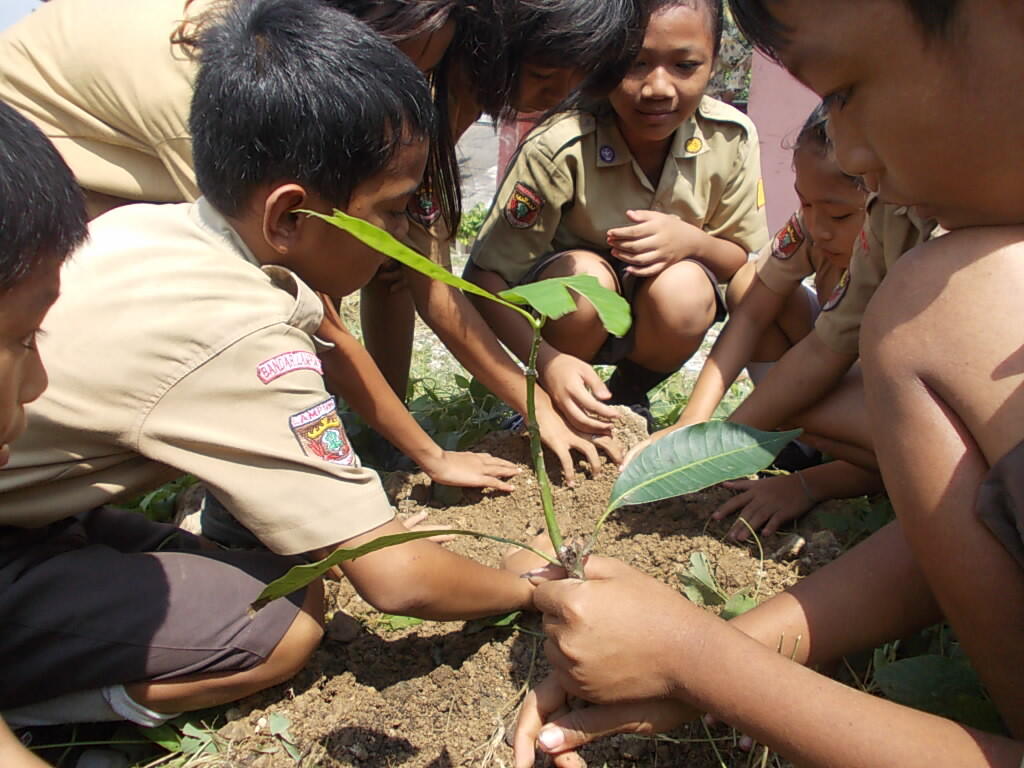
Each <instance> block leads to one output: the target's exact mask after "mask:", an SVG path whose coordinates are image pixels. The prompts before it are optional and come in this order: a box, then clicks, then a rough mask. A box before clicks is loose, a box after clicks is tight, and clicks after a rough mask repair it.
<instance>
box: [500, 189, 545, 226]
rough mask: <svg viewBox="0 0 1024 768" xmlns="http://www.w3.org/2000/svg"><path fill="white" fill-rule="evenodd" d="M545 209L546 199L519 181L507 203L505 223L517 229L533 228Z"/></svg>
mask: <svg viewBox="0 0 1024 768" xmlns="http://www.w3.org/2000/svg"><path fill="white" fill-rule="evenodd" d="M543 208H544V198H543V197H541V196H540V195H539V194H538V193H537V190H535V189H533V188H532V187H531V186H530V185H529V184H524V183H523V182H521V181H517V182H516V185H515V187H514V188H513V189H512V194H511V195H509V198H508V202H507V203H505V221H507V222H508V223H509V225H510V226H513V227H515V228H516V229H526V228H527V227H532V226H533V224H534V222H536V221H537V217H538V216H540V212H541V210H543Z"/></svg>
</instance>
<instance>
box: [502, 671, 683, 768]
mask: <svg viewBox="0 0 1024 768" xmlns="http://www.w3.org/2000/svg"><path fill="white" fill-rule="evenodd" d="M695 717H696V713H695V712H694V711H693V710H692V709H690V708H688V707H686V706H684V705H683V704H680V703H679V702H677V701H673V700H650V701H631V702H627V703H625V704H605V705H600V706H588V707H582V708H580V707H573V708H570V706H569V694H568V692H567V691H566V690H565V689H564V688H562V686H561V685H560V684H559V682H558V680H557V678H555V677H554V676H553V675H552V676H549V677H547V678H545V679H544V680H543V681H541V683H540V684H539V685H538V686H537V687H535V688H534V689H533V690H531V691H530V692H529V693H528V694H526V698H525V699H524V700H523V706H522V708H521V709H520V710H519V718H518V719H517V720H516V729H515V733H514V735H513V744H512V747H513V749H514V752H515V754H514V758H515V766H516V768H532V766H533V765H534V759H535V753H534V749H535V745H538V746H539V747H540V748H541V749H542V750H543V751H544V752H546V753H547V754H549V755H552V761H553V763H554V765H555V768H585V766H586V763H584V762H583V760H582V758H580V756H579V755H577V754H576V752H575V750H576V749H577V748H579V747H581V746H583V745H584V744H589V743H590V742H591V741H593V740H594V739H597V738H600V737H601V736H608V735H610V734H613V733H637V734H645V735H646V734H655V733H663V732H664V731H669V730H672V729H673V728H677V727H679V726H680V725H682V724H683V723H685V722H687V721H689V720H693V719H694V718H695Z"/></svg>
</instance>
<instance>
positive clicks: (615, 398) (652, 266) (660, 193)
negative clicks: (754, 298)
mask: <svg viewBox="0 0 1024 768" xmlns="http://www.w3.org/2000/svg"><path fill="white" fill-rule="evenodd" d="M720 34H721V6H720V4H719V3H716V2H710V1H709V2H699V3H697V2H677V1H676V2H673V1H670V2H665V1H661V2H657V1H656V2H654V3H653V6H652V12H651V17H650V22H649V24H648V27H647V30H646V34H645V38H644V43H643V49H642V51H641V53H640V54H639V56H638V57H637V58H636V60H635V61H634V63H633V65H632V68H631V70H630V72H629V73H628V74H627V75H626V77H625V78H624V79H623V81H622V82H621V83H620V84H619V85H618V86H617V87H616V88H615V90H614V91H612V93H611V94H610V96H609V97H608V99H607V101H606V102H604V103H603V104H601V105H600V106H599V107H598V108H597V109H595V110H594V111H580V112H571V113H566V114H563V115H560V116H558V117H556V118H553V119H552V120H551V121H550V122H548V123H547V124H546V125H544V126H542V127H540V128H538V129H537V130H536V131H535V132H534V133H533V134H532V135H531V136H530V137H529V138H528V139H527V141H526V143H525V144H524V145H523V147H522V148H521V150H520V152H519V154H518V156H517V157H516V159H515V161H514V163H513V164H512V166H511V167H510V169H509V171H508V174H507V176H506V178H505V181H504V183H503V185H502V188H501V190H500V191H499V193H498V196H497V198H496V199H495V203H494V205H493V207H492V209H491V212H490V214H489V216H488V219H487V221H486V222H485V224H484V228H483V230H482V232H481V235H480V238H479V239H478V241H477V244H476V246H475V248H474V249H473V254H472V262H471V264H470V266H469V267H468V269H467V275H468V276H469V277H471V279H473V280H474V281H476V282H478V283H479V284H480V285H482V286H484V287H486V288H488V289H490V290H502V289H504V288H506V287H507V286H508V285H514V284H516V283H520V282H526V281H531V280H536V279H543V278H547V277H556V276H563V275H571V274H592V275H595V276H596V277H597V278H598V279H599V280H601V282H602V283H603V284H604V285H606V286H607V287H609V288H614V289H617V290H619V291H620V292H622V293H623V294H624V295H625V296H626V298H627V299H628V300H629V301H630V303H631V305H632V308H633V313H634V324H633V329H632V330H631V332H630V335H629V336H628V337H627V338H626V339H623V340H615V339H610V338H609V337H608V335H607V334H606V333H605V331H604V329H603V328H602V327H601V325H600V323H599V321H598V320H597V317H596V313H595V312H594V311H593V309H592V308H591V307H590V306H589V304H587V305H584V306H582V307H580V308H579V309H577V311H576V312H574V313H572V314H570V315H568V316H566V317H564V318H562V319H560V320H558V321H555V322H550V323H548V325H547V328H546V333H545V340H546V342H547V343H546V344H545V345H544V347H542V350H541V353H540V357H539V361H540V364H539V370H540V376H541V380H542V382H543V384H544V386H545V389H547V391H548V392H549V393H551V395H552V397H554V398H555V401H556V403H557V404H558V406H559V407H560V408H561V409H562V411H563V412H565V413H567V414H568V415H569V416H570V417H573V416H576V417H583V416H585V415H586V414H587V413H588V412H595V411H597V410H598V409H599V408H600V407H601V406H602V404H601V402H600V401H601V400H606V399H609V398H612V402H619V403H628V404H637V405H643V404H645V403H646V393H647V390H648V389H650V388H651V387H652V386H654V385H655V384H657V383H658V382H659V381H661V380H663V379H664V378H666V377H667V376H669V375H670V374H671V373H672V372H674V371H676V370H677V369H678V368H679V367H680V366H681V365H682V364H683V363H684V362H685V361H686V360H687V359H689V357H690V356H691V355H692V354H693V353H694V352H695V351H696V350H697V348H698V347H699V345H700V342H701V340H702V339H703V337H704V334H705V332H706V331H707V329H708V328H709V327H710V326H711V324H712V323H713V322H714V321H715V319H716V317H717V318H719V319H721V317H722V316H723V315H724V312H723V310H724V307H723V306H722V303H721V301H720V300H719V298H718V294H717V285H716V283H717V282H718V281H725V280H728V279H729V278H730V277H732V275H733V274H734V273H735V272H736V270H737V269H739V267H740V266H741V265H742V264H743V263H745V261H746V258H747V254H748V253H749V252H751V251H756V250H758V249H760V247H761V246H762V245H764V243H766V242H767V240H768V232H767V229H766V225H765V219H764V213H763V210H762V207H763V202H764V201H763V195H762V194H761V183H760V178H761V176H760V162H759V151H758V143H757V135H756V132H755V129H754V126H753V124H752V123H750V121H749V120H748V119H747V118H746V117H745V116H744V115H742V114H741V113H740V112H738V111H736V110H734V109H733V108H731V107H729V106H727V105H725V104H722V103H720V102H717V101H715V100H713V99H710V98H708V97H706V96H704V95H703V94H704V88H705V87H706V85H707V82H708V78H709V77H710V74H711V71H712V69H713V67H714V61H715V55H716V53H717V51H718V43H719V39H720ZM479 308H480V310H481V312H482V313H484V315H485V317H486V318H487V319H488V321H489V322H490V323H491V324H492V326H493V327H494V328H495V330H496V331H497V333H498V335H499V337H501V338H502V339H503V340H504V341H505V342H506V343H507V344H508V345H509V346H510V347H511V348H512V350H513V351H514V352H516V354H518V355H520V357H522V358H523V359H525V355H526V352H527V348H528V339H529V334H528V333H527V329H526V328H525V324H520V323H519V322H518V321H516V319H515V318H512V317H511V316H510V315H508V314H506V313H504V312H502V311H501V310H500V309H495V308H492V307H484V306H483V303H481V305H480V306H479ZM590 363H614V364H617V365H618V370H617V371H616V373H615V374H614V375H613V377H612V379H611V381H610V383H609V388H608V389H606V388H605V385H604V384H603V383H602V382H601V380H600V378H598V377H597V375H596V373H595V372H594V371H593V369H592V368H591V367H590Z"/></svg>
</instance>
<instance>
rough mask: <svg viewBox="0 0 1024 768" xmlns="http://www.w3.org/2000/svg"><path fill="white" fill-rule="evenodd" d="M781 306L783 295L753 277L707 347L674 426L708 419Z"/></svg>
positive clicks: (784, 301)
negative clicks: (688, 395)
mask: <svg viewBox="0 0 1024 768" xmlns="http://www.w3.org/2000/svg"><path fill="white" fill-rule="evenodd" d="M785 303H786V297H785V296H783V295H780V294H778V293H775V291H773V290H771V289H770V288H769V287H768V286H766V285H765V284H764V283H763V282H761V280H760V278H758V277H756V276H755V277H754V280H753V281H752V282H751V284H750V289H749V290H748V291H747V294H746V295H745V296H744V297H743V298H742V299H741V300H740V302H739V306H738V307H737V308H736V310H735V311H733V313H732V314H731V315H730V316H729V321H728V322H727V323H726V324H725V327H724V328H723V329H722V333H721V335H720V336H719V337H718V340H717V341H716V342H715V345H714V347H712V348H711V353H710V354H709V355H708V359H707V361H706V362H705V363H704V367H703V368H701V371H700V375H699V376H698V377H697V383H696V384H695V385H694V387H693V392H691V393H690V400H689V402H687V404H686V407H685V408H684V409H683V412H682V413H681V414H680V415H679V420H678V421H677V422H676V426H678V427H683V426H686V425H688V424H696V423H698V422H701V421H707V420H708V419H710V418H711V415H712V414H713V413H714V411H715V408H717V407H718V404H719V403H720V402H721V401H722V398H723V397H725V393H726V392H728V390H729V387H730V386H732V383H733V382H734V381H736V377H737V376H739V374H740V371H741V370H743V366H745V365H746V364H747V363H748V362H750V359H751V356H752V355H753V353H754V348H755V346H756V345H757V341H758V339H760V338H761V335H762V334H763V333H764V330H765V328H766V327H767V326H768V325H769V324H770V323H771V322H772V321H773V320H775V318H776V317H778V315H779V312H780V311H781V310H782V307H783V306H784V305H785Z"/></svg>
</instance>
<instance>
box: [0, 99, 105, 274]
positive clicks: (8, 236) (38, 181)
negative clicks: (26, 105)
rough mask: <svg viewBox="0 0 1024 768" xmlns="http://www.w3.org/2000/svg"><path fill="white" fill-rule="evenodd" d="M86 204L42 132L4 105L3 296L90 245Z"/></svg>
mask: <svg viewBox="0 0 1024 768" xmlns="http://www.w3.org/2000/svg"><path fill="white" fill-rule="evenodd" d="M86 221H87V219H86V215H85V200H84V198H83V196H82V190H81V189H80V188H79V186H78V184H76V183H75V177H74V176H73V175H72V173H71V169H70V168H68V166H67V163H65V162H64V158H62V157H61V156H60V153H59V152H57V150H56V149H55V148H54V146H53V144H51V143H50V140H49V139H47V138H46V137H45V136H44V135H43V133H42V131H40V130H39V128H37V127H36V126H35V124H33V123H31V122H29V120H28V119H26V118H25V117H23V116H22V115H21V114H20V113H19V112H17V111H15V110H14V109H13V108H12V107H10V106H8V105H7V104H5V103H3V102H0V292H5V291H7V290H9V289H10V288H11V287H13V286H14V285H16V284H17V283H18V282H19V281H20V280H21V279H22V278H24V277H25V276H26V275H28V274H29V273H31V272H32V270H33V269H35V268H36V267H37V266H38V265H39V264H41V263H43V262H45V261H47V260H51V259H57V260H58V261H63V260H64V259H66V258H67V257H68V254H70V253H71V252H72V251H73V250H74V249H75V248H77V247H78V246H79V245H81V244H82V242H83V241H84V240H85V238H86V235H87V233H88V230H87V228H86Z"/></svg>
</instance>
